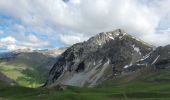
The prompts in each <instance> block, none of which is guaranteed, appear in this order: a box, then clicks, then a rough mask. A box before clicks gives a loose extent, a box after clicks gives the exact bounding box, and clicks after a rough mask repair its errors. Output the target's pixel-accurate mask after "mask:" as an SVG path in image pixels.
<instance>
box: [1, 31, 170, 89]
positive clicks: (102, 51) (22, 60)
mask: <svg viewBox="0 0 170 100" xmlns="http://www.w3.org/2000/svg"><path fill="white" fill-rule="evenodd" d="M169 69H170V45H167V46H164V47H162V46H160V47H157V48H156V47H154V46H152V45H150V44H148V43H146V42H144V41H142V40H140V39H137V38H135V37H133V36H131V35H129V34H128V33H126V32H125V31H123V30H122V29H117V30H114V31H110V32H102V33H99V34H97V35H95V36H94V37H91V38H90V39H89V40H87V41H84V42H81V43H76V44H74V45H72V46H71V47H69V48H60V49H45V50H24V51H23V50H17V51H13V52H6V53H1V54H0V81H3V79H4V82H8V83H11V82H14V81H15V82H17V84H19V85H22V86H27V87H39V86H42V85H43V84H44V83H45V84H44V86H51V85H57V84H64V85H72V86H79V87H95V86H102V84H104V83H106V82H107V81H113V82H114V83H118V84H120V83H126V82H130V81H133V80H137V79H141V77H145V76H148V75H152V74H153V75H154V74H155V73H159V72H160V73H162V74H160V76H159V77H161V78H159V77H158V75H157V76H155V77H153V79H154V80H156V81H164V80H169V79H168V78H167V75H169V74H168V72H167V71H168V70H169ZM166 74H167V75H166ZM2 77H3V78H2ZM163 77H164V78H163ZM6 80H7V81H6Z"/></svg>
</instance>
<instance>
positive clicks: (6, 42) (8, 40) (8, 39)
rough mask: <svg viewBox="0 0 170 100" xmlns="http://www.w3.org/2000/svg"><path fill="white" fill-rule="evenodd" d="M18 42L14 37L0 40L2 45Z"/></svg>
mask: <svg viewBox="0 0 170 100" xmlns="http://www.w3.org/2000/svg"><path fill="white" fill-rule="evenodd" d="M15 42H16V39H15V38H14V37H11V36H9V37H5V38H1V39H0V43H4V44H7V45H8V44H9V45H10V44H14V43H15Z"/></svg>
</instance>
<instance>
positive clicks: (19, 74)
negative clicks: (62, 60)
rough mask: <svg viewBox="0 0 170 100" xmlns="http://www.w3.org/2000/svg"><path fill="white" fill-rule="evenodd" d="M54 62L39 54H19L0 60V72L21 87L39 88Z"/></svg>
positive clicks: (52, 59)
mask: <svg viewBox="0 0 170 100" xmlns="http://www.w3.org/2000/svg"><path fill="white" fill-rule="evenodd" d="M55 61H56V60H55V59H54V58H51V57H49V56H46V55H43V54H41V53H36V52H33V53H21V54H19V55H17V56H16V57H15V58H10V59H0V71H1V72H2V73H4V74H5V75H6V76H8V77H9V78H11V79H13V80H15V81H16V82H18V83H19V84H20V85H22V86H25V87H39V86H41V85H42V84H43V83H44V82H45V81H46V79H47V76H48V72H49V70H50V68H51V67H52V65H53V64H54V63H55Z"/></svg>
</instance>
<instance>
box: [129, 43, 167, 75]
mask: <svg viewBox="0 0 170 100" xmlns="http://www.w3.org/2000/svg"><path fill="white" fill-rule="evenodd" d="M146 67H151V68H152V69H154V70H159V69H166V68H170V45H167V46H165V47H158V48H156V49H155V50H153V51H151V52H150V53H149V54H148V55H146V56H145V57H144V58H143V59H140V60H139V61H137V62H136V63H135V64H133V65H132V66H129V67H128V68H127V69H126V71H128V72H131V71H137V70H140V69H141V68H146Z"/></svg>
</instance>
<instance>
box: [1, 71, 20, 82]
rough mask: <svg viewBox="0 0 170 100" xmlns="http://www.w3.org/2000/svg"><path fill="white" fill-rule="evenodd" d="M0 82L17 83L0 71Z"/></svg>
mask: <svg viewBox="0 0 170 100" xmlns="http://www.w3.org/2000/svg"><path fill="white" fill-rule="evenodd" d="M0 84H8V85H17V83H16V82H15V81H14V80H12V79H10V78H8V77H7V76H6V75H4V74H3V73H1V72H0Z"/></svg>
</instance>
